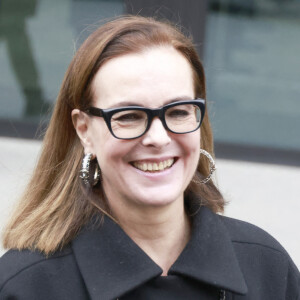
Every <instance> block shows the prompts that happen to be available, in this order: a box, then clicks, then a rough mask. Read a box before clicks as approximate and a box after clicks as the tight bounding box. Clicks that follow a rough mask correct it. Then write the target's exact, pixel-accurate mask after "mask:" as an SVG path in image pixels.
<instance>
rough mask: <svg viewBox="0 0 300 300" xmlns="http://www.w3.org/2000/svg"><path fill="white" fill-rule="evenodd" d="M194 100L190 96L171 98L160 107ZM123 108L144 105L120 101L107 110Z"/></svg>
mask: <svg viewBox="0 0 300 300" xmlns="http://www.w3.org/2000/svg"><path fill="white" fill-rule="evenodd" d="M193 99H194V98H192V97H190V96H179V97H176V98H172V99H169V100H166V101H165V102H164V103H163V105H162V106H165V105H167V104H170V103H173V102H177V101H184V100H193ZM123 106H140V107H145V106H144V105H142V104H140V103H137V102H134V101H121V102H118V103H116V104H114V105H112V106H109V107H108V108H117V107H123Z"/></svg>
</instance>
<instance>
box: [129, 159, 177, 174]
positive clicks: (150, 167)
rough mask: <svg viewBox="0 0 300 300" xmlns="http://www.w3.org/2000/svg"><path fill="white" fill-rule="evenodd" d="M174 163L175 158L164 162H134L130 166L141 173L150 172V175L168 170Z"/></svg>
mask: <svg viewBox="0 0 300 300" xmlns="http://www.w3.org/2000/svg"><path fill="white" fill-rule="evenodd" d="M174 163H175V158H168V159H166V160H162V161H159V162H157V161H155V162H151V161H135V162H132V163H131V164H132V165H133V166H134V167H135V168H136V169H139V170H141V171H143V172H150V173H155V172H162V171H164V170H166V169H169V168H171V167H172V166H173V164H174Z"/></svg>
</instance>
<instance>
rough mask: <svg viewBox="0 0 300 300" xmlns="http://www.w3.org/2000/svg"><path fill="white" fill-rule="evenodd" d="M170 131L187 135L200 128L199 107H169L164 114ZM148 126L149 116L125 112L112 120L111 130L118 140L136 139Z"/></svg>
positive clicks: (138, 112)
mask: <svg viewBox="0 0 300 300" xmlns="http://www.w3.org/2000/svg"><path fill="white" fill-rule="evenodd" d="M164 118H165V123H166V125H167V127H168V129H169V130H171V131H173V132H175V133H187V132H191V131H194V130H196V129H197V128H198V126H199V124H200V122H201V110H200V108H199V107H198V106H197V105H193V104H178V105H176V106H172V107H169V108H168V109H166V110H165V114H164ZM147 126H148V115H147V113H146V112H144V111H141V110H136V109H132V110H124V111H121V112H117V113H115V114H114V115H113V116H112V118H111V129H112V131H113V133H114V135H115V136H116V137H118V138H135V137H138V136H140V135H142V134H143V133H144V132H145V130H146V128H147Z"/></svg>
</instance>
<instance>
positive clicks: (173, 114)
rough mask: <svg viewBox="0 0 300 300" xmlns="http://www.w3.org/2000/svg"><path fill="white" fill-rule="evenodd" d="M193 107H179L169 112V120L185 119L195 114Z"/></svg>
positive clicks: (172, 108)
mask: <svg viewBox="0 0 300 300" xmlns="http://www.w3.org/2000/svg"><path fill="white" fill-rule="evenodd" d="M193 111H194V109H193V106H192V105H178V106H174V107H171V108H169V109H168V110H167V114H166V116H167V117H168V118H185V117H188V116H190V115H192V114H193Z"/></svg>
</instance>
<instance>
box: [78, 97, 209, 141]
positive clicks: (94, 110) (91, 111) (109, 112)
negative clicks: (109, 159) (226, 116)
mask: <svg viewBox="0 0 300 300" xmlns="http://www.w3.org/2000/svg"><path fill="white" fill-rule="evenodd" d="M185 104H194V105H196V106H198V107H199V109H200V111H201V120H200V122H199V125H198V126H197V128H196V129H194V130H190V131H186V132H175V131H173V130H171V129H170V128H169V127H168V125H167V123H166V120H165V111H166V110H167V109H169V108H170V107H173V106H177V105H185ZM133 109H134V110H139V111H143V112H145V113H146V114H147V120H148V123H147V126H146V128H145V130H144V131H143V133H141V134H140V135H138V136H136V137H132V138H120V137H117V136H116V135H115V134H114V132H113V130H112V128H111V118H112V116H113V115H114V114H115V113H118V112H121V111H126V110H133ZM83 112H85V113H86V114H88V115H90V116H94V117H101V118H103V119H104V121H105V123H106V126H107V128H108V130H109V131H110V133H111V134H112V135H113V137H115V138H116V139H120V140H133V139H137V138H139V137H141V136H143V135H144V134H145V133H146V132H147V131H148V130H149V129H150V127H151V124H152V121H153V119H154V118H155V117H158V118H159V119H160V121H161V123H162V125H163V126H164V128H165V130H167V131H169V132H172V133H175V134H186V133H191V132H194V131H196V130H198V129H199V128H200V126H201V124H202V121H203V119H204V114H205V100H204V99H201V98H197V99H194V100H183V101H176V102H172V103H169V104H166V105H164V106H162V107H160V108H147V107H142V106H123V107H117V108H107V109H102V108H98V107H93V106H91V107H88V108H87V109H85V110H83Z"/></svg>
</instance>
